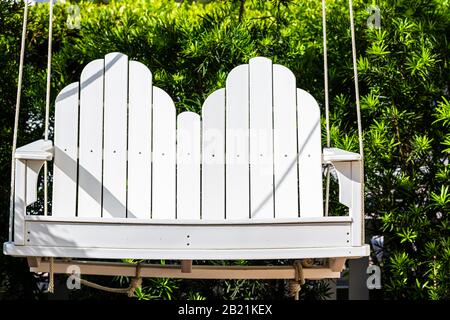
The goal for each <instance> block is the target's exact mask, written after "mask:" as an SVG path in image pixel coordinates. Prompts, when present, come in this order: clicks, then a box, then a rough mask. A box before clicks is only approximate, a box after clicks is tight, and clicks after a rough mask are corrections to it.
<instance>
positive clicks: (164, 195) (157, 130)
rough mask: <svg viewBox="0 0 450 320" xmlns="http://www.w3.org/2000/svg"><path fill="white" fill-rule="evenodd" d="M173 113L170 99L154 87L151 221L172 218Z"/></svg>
mask: <svg viewBox="0 0 450 320" xmlns="http://www.w3.org/2000/svg"><path fill="white" fill-rule="evenodd" d="M175 116H176V111H175V105H174V104H173V101H172V99H171V98H170V96H169V95H168V94H167V93H166V92H165V91H163V90H162V89H160V88H158V87H155V86H154V87H153V119H152V120H153V138H152V139H153V153H152V157H153V159H152V161H153V169H152V186H153V187H152V218H154V219H175V216H176V206H175V197H176V191H175V184H176V177H175V175H176V164H175V161H176V119H175Z"/></svg>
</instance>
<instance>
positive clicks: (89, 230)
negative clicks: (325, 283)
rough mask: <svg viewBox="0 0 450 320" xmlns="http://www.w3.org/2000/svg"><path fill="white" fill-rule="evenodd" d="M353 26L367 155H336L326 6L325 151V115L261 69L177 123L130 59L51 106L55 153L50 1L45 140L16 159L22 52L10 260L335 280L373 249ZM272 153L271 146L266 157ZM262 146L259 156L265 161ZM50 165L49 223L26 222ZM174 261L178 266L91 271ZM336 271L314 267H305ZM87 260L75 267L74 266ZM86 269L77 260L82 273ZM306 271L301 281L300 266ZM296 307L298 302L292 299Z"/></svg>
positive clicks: (71, 88) (278, 75)
mask: <svg viewBox="0 0 450 320" xmlns="http://www.w3.org/2000/svg"><path fill="white" fill-rule="evenodd" d="M349 5H350V22H351V24H350V26H351V33H352V53H353V64H354V73H355V91H356V106H357V116H358V132H359V138H360V139H359V141H360V153H359V154H356V153H352V152H347V151H343V150H340V149H336V148H330V136H329V119H328V105H329V103H328V78H327V50H326V23H325V22H326V15H325V0H323V1H322V8H323V12H322V13H323V31H324V33H323V34H324V74H325V95H326V96H325V109H326V126H327V148H324V149H323V151H322V148H321V134H320V110H319V106H318V104H317V102H316V100H315V99H314V98H313V97H312V96H311V95H310V94H308V93H307V92H306V91H304V90H301V89H296V81H295V77H294V75H293V73H292V72H291V71H290V70H289V69H287V68H286V67H284V66H281V65H277V64H272V61H271V60H269V59H267V58H264V57H255V58H253V59H251V60H250V61H249V63H248V64H245V65H240V66H237V67H236V68H234V69H233V70H231V71H230V73H229V75H228V77H227V80H226V87H225V88H223V89H219V90H217V91H215V92H213V93H212V94H210V96H209V97H208V98H207V99H206V101H205V102H204V104H203V108H202V112H201V116H199V115H197V114H195V113H192V112H182V113H181V114H179V115H178V116H177V115H176V111H175V107H174V103H173V101H172V99H171V98H170V97H169V95H168V94H167V93H166V92H165V91H164V90H163V89H160V88H158V87H155V86H153V84H152V74H151V72H150V70H149V69H148V68H147V67H146V66H145V65H143V64H141V63H139V62H136V61H129V60H128V57H127V56H126V55H124V54H121V53H110V54H108V55H106V56H105V58H104V59H98V60H95V61H92V62H91V63H89V64H88V65H86V66H85V68H84V70H83V72H82V73H81V77H80V81H79V82H76V83H72V84H70V85H68V86H67V87H65V88H64V89H63V90H62V91H61V92H60V93H59V95H58V96H57V98H56V102H55V134H54V143H53V142H52V141H50V140H48V122H49V121H48V119H49V106H50V67H51V39H52V12H53V3H52V1H50V28H49V39H50V41H49V55H48V81H47V109H46V111H47V112H46V119H45V139H44V140H39V141H36V142H33V143H31V144H29V145H26V146H23V147H20V148H18V149H17V150H16V140H17V124H18V116H19V107H20V93H21V81H22V70H23V59H24V44H25V33H26V25H27V8H28V5H27V1H25V10H24V24H23V34H22V50H21V57H20V70H19V83H18V95H17V106H16V118H15V128H14V141H13V161H12V181H11V190H12V192H11V193H12V195H11V219H10V238H9V242H7V243H5V244H4V253H5V254H7V255H13V256H21V257H28V261H29V264H30V267H31V271H44V272H47V271H50V273H51V278H53V273H66V272H68V271H67V266H69V265H73V264H77V265H79V266H80V267H81V273H82V274H102V275H123V276H136V272H137V273H138V275H137V276H138V277H160V276H164V277H180V278H208V279H209V278H215V279H225V278H246V279H268V278H271V279H277V278H285V279H295V280H296V281H297V282H300V283H301V281H302V280H303V279H305V278H309V279H321V278H333V277H339V274H340V271H341V270H342V268H343V266H344V263H345V261H346V259H352V258H357V257H362V256H367V255H368V254H369V247H368V246H367V245H365V244H364V212H363V208H364V206H363V199H364V197H363V179H362V177H363V145H362V138H361V134H362V129H361V120H360V109H359V108H360V107H359V97H358V96H359V93H358V78H357V69H356V48H355V34H354V25H353V10H352V1H351V0H350V1H349ZM262 142H264V143H262ZM261 146H262V147H261ZM52 160H53V168H54V169H53V196H52V201H53V203H52V212H51V215H48V214H47V191H46V190H47V183H46V182H47V181H45V195H44V198H45V199H44V205H45V208H44V214H43V215H27V212H26V208H27V206H29V205H31V204H32V203H34V202H35V201H36V200H37V181H38V175H39V172H40V170H41V168H42V166H44V168H45V170H44V171H45V172H44V174H45V179H46V177H47V169H46V168H47V163H48V162H49V161H52ZM322 165H331V166H332V167H334V169H335V170H336V173H337V177H338V180H339V201H340V202H341V203H342V204H344V205H345V206H347V207H348V209H349V214H348V216H328V192H329V191H328V190H329V177H330V175H329V171H328V170H327V188H326V201H325V203H326V207H325V215H324V210H323V194H322ZM92 258H93V259H96V260H99V259H126V258H132V259H145V260H150V259H170V260H182V261H183V263H182V266H181V267H179V266H159V265H147V264H140V265H139V267H138V270H136V266H135V265H132V264H124V263H111V262H103V263H101V262H98V261H97V262H95V261H84V260H83V259H92ZM317 258H322V259H328V264H326V265H322V266H311V264H308V263H305V261H306V260H307V259H317ZM75 259H78V260H75ZM79 259H81V260H79ZM216 259H217V260H234V259H246V260H254V259H298V260H302V261H303V264H300V263H296V264H295V266H294V267H289V266H287V267H217V266H192V260H216ZM302 265H303V266H304V267H308V268H304V269H302V267H301V266H302ZM297 296H298V290H297Z"/></svg>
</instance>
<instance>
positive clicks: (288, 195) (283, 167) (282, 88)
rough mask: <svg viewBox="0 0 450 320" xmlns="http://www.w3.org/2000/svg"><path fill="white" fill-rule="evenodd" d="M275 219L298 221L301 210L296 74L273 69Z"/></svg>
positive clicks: (282, 69) (282, 67) (277, 68)
mask: <svg viewBox="0 0 450 320" xmlns="http://www.w3.org/2000/svg"><path fill="white" fill-rule="evenodd" d="M273 127H274V138H273V141H274V145H273V152H274V157H273V158H274V166H273V168H274V176H275V217H276V218H295V217H298V216H299V210H298V184H297V178H298V175H297V170H298V166H297V103H296V85H295V76H294V74H293V73H292V72H291V71H290V70H289V69H288V68H286V67H284V66H281V65H274V66H273Z"/></svg>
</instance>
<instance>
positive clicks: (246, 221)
mask: <svg viewBox="0 0 450 320" xmlns="http://www.w3.org/2000/svg"><path fill="white" fill-rule="evenodd" d="M25 220H26V221H47V222H76V223H99V222H101V223H105V224H107V223H120V224H129V225H131V224H171V225H176V224H179V225H189V224H196V225H208V224H210V225H225V224H226V225H233V224H245V225H261V224H274V223H282V224H305V223H306V224H308V223H313V224H314V223H320V224H326V223H343V222H352V218H351V217H349V216H328V217H319V218H301V217H300V218H276V219H275V218H271V219H242V220H198V219H182V220H181V219H180V220H174V219H152V220H148V219H128V218H101V219H100V218H81V217H75V218H67V217H52V216H36V215H33V216H26V217H25Z"/></svg>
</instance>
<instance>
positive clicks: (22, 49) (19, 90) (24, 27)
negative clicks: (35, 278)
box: [8, 0, 28, 242]
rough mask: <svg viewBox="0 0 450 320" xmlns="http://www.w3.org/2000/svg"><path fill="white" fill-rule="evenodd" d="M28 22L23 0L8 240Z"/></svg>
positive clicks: (10, 232)
mask: <svg viewBox="0 0 450 320" xmlns="http://www.w3.org/2000/svg"><path fill="white" fill-rule="evenodd" d="M27 23H28V1H27V0H24V9H23V25H22V40H21V42H20V58H19V76H18V79H17V96H16V111H15V115H14V129H13V141H12V148H11V189H10V190H11V193H10V198H9V229H8V241H9V242H11V241H12V237H13V236H12V234H13V232H12V226H13V223H14V220H13V217H14V189H15V185H16V180H15V176H16V161H15V154H16V148H17V132H18V129H19V113H20V100H21V97H22V79H23V60H24V57H25V39H26V34H27Z"/></svg>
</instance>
